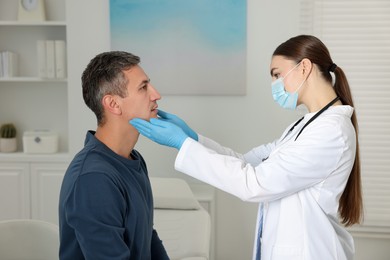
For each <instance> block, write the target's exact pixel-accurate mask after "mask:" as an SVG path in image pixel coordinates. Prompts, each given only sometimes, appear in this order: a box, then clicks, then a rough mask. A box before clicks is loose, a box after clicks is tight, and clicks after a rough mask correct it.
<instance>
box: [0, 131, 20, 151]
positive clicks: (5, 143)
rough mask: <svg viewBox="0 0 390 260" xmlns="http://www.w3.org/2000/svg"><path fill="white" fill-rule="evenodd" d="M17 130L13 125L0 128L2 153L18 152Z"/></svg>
mask: <svg viewBox="0 0 390 260" xmlns="http://www.w3.org/2000/svg"><path fill="white" fill-rule="evenodd" d="M16 149H17V140H16V128H15V126H14V125H13V124H4V125H2V126H1V128H0V151H1V152H4V153H12V152H16Z"/></svg>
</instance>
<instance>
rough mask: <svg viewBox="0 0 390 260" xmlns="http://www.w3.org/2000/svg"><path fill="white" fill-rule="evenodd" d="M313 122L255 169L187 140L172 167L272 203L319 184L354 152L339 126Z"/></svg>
mask: <svg viewBox="0 0 390 260" xmlns="http://www.w3.org/2000/svg"><path fill="white" fill-rule="evenodd" d="M316 121H317V122H316ZM316 121H314V122H313V123H312V124H310V125H309V126H308V127H307V128H306V129H305V131H304V132H303V133H302V134H301V135H300V137H299V139H298V140H297V141H295V142H294V141H290V142H288V143H286V144H285V145H281V146H279V147H278V149H275V150H276V151H273V152H271V154H270V155H269V158H268V159H267V160H266V161H265V162H263V163H260V164H258V165H257V166H253V165H251V164H250V163H248V162H246V161H245V160H244V159H243V157H234V156H230V155H226V154H220V153H218V151H215V150H213V149H209V148H207V147H205V146H204V145H202V144H201V143H199V142H196V141H194V140H192V139H190V138H187V140H186V141H185V142H184V143H183V146H182V147H181V149H180V151H179V153H178V155H177V158H176V161H175V168H176V170H178V171H181V172H183V173H186V174H188V175H190V176H192V177H194V178H196V179H199V180H201V181H203V182H206V183H208V184H210V185H212V186H215V187H217V188H219V189H221V190H223V191H226V192H228V193H230V194H233V195H235V196H237V197H238V198H240V199H242V200H244V201H252V202H264V201H271V200H276V199H279V198H282V197H285V196H288V195H290V194H292V193H295V192H297V191H299V190H302V189H305V188H306V187H310V186H313V185H315V184H318V183H319V182H321V181H323V180H324V179H326V178H327V177H328V176H329V175H330V173H331V172H332V171H334V170H335V168H336V167H337V165H338V163H339V161H340V158H341V157H342V155H343V153H344V151H346V150H354V149H355V147H354V146H353V139H354V138H349V139H348V138H347V137H345V136H343V134H342V133H343V130H342V129H341V125H340V124H335V122H332V121H330V122H322V123H321V122H320V121H321V120H316ZM325 121H326V120H325ZM309 129H310V130H309ZM349 135H353V133H351V131H350V132H349ZM347 139H348V140H347ZM349 144H351V145H349ZM353 158H354V153H347V154H346V155H345V156H344V157H343V160H344V161H347V160H352V159H353Z"/></svg>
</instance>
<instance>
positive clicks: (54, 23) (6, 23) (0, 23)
mask: <svg viewBox="0 0 390 260" xmlns="http://www.w3.org/2000/svg"><path fill="white" fill-rule="evenodd" d="M0 26H66V22H65V21H44V22H19V21H0Z"/></svg>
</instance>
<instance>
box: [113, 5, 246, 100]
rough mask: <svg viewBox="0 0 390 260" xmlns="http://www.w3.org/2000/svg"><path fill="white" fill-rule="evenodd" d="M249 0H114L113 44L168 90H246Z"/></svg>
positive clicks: (178, 92)
mask: <svg viewBox="0 0 390 260" xmlns="http://www.w3.org/2000/svg"><path fill="white" fill-rule="evenodd" d="M246 8H247V6H246V1H245V0H110V34H111V49H112V50H124V51H128V52H131V53H133V54H135V55H138V56H140V57H141V67H142V68H143V69H144V70H145V72H146V74H148V76H149V77H150V78H151V81H152V84H153V85H154V86H155V87H156V88H157V89H158V90H159V91H160V93H161V94H165V95H245V94H246Z"/></svg>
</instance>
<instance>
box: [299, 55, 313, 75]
mask: <svg viewBox="0 0 390 260" xmlns="http://www.w3.org/2000/svg"><path fill="white" fill-rule="evenodd" d="M301 64H302V67H303V68H302V74H303V76H307V75H309V73H310V72H311V70H312V69H313V63H312V62H311V60H309V59H307V58H304V59H303V60H302V61H301Z"/></svg>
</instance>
